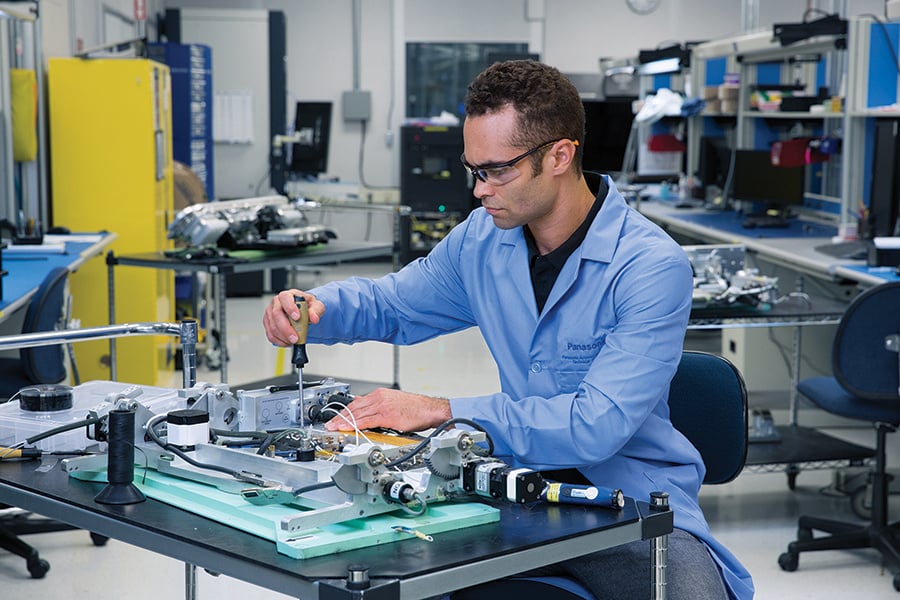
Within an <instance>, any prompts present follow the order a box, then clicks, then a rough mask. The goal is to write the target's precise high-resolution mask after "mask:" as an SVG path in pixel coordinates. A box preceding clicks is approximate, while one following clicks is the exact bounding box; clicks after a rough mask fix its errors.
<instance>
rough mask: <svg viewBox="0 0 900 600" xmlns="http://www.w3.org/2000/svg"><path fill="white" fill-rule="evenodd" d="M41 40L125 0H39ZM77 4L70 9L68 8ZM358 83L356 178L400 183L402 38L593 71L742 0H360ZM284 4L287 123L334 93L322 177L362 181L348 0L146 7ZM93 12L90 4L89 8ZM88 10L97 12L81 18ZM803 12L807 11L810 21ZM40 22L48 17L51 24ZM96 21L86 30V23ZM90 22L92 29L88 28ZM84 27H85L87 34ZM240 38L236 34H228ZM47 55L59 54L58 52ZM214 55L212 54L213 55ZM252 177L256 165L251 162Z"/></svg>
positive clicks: (762, 1) (237, 0)
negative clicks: (474, 44) (364, 110)
mask: <svg viewBox="0 0 900 600" xmlns="http://www.w3.org/2000/svg"><path fill="white" fill-rule="evenodd" d="M44 4H45V5H44V13H45V29H44V39H45V40H47V43H46V44H45V45H48V44H53V45H54V46H55V48H56V50H58V49H59V47H60V46H62V44H60V42H59V40H60V36H65V38H66V39H68V37H69V34H68V30H69V29H72V27H70V26H69V24H68V20H69V18H68V17H67V21H66V27H67V29H66V30H63V31H59V29H58V28H59V27H61V26H62V22H61V21H62V20H61V19H58V18H56V17H50V16H46V13H47V12H49V11H53V12H56V11H63V10H65V9H66V8H67V7H68V10H69V12H70V13H72V14H76V13H77V15H76V16H74V17H71V20H73V21H75V25H74V29H75V36H76V37H80V38H82V39H83V40H84V43H85V44H86V45H88V46H90V45H96V43H97V41H96V40H95V39H92V36H93V37H94V38H95V37H96V35H97V31H96V29H97V25H96V23H97V22H98V20H97V19H98V17H97V11H99V8H98V7H100V6H102V5H112V6H116V7H118V9H119V10H121V11H122V12H124V13H128V12H129V11H130V10H132V9H131V6H132V0H68V2H66V1H65V0H45V3H44ZM73 4H74V5H77V10H75V9H73V7H72V5H73ZM756 4H757V5H758V6H759V24H760V26H761V27H769V26H771V24H772V23H774V22H796V21H800V20H801V19H802V17H803V13H804V12H805V11H806V10H807V8H809V7H811V6H812V7H821V8H822V10H826V11H828V12H834V11H845V14H847V15H857V14H863V13H874V14H877V15H879V16H882V15H883V14H884V4H883V2H882V0H844V1H841V0H819V1H818V2H809V1H807V0H758V2H756ZM359 5H360V7H361V11H362V15H361V16H362V18H361V40H360V56H361V58H360V64H359V73H360V86H361V88H362V89H366V90H370V91H371V92H372V119H371V121H370V122H369V123H368V125H367V131H366V141H365V146H364V151H365V154H364V167H365V169H364V174H363V179H364V180H365V181H366V183H368V184H369V185H371V186H397V185H398V183H399V149H398V148H397V145H396V144H393V145H391V146H388V144H387V141H386V133H387V132H389V131H390V132H392V133H394V134H396V133H397V131H398V129H399V126H400V124H401V123H402V120H403V118H404V116H405V115H404V114H403V107H404V104H405V102H404V78H405V64H404V56H405V52H404V44H405V43H406V42H407V41H453V42H458V41H516V42H528V43H530V45H531V48H532V50H534V51H539V52H541V54H542V58H543V59H544V60H545V61H546V62H548V63H550V64H553V65H554V66H556V67H558V68H560V69H561V70H562V71H565V72H573V73H575V72H596V71H597V69H598V59H599V58H600V57H614V58H624V57H631V56H635V55H636V54H637V52H638V50H640V49H645V48H654V47H657V46H660V45H665V44H666V43H668V42H683V41H692V40H707V39H713V38H718V37H724V36H727V35H731V34H735V33H738V32H739V31H740V27H741V7H742V2H741V0H662V3H661V6H660V8H659V9H658V10H657V11H656V12H654V13H653V14H651V15H647V16H638V15H635V14H633V13H631V12H630V11H629V10H628V8H627V7H626V4H625V1H624V0H604V1H599V0H453V1H447V0H361V1H360V2H359ZM187 7H201V8H241V9H268V10H281V11H283V12H284V13H285V17H286V20H287V27H288V64H287V78H288V93H289V95H290V97H289V98H288V111H289V114H288V121H289V122H290V121H291V120H292V119H293V114H292V113H293V103H294V101H295V100H331V101H332V102H334V103H335V109H336V111H337V114H338V118H336V119H335V120H334V122H333V128H332V146H331V152H330V156H329V171H330V174H331V175H333V176H336V177H338V178H340V179H341V180H342V181H352V182H356V181H359V180H360V177H359V154H360V141H361V128H360V124H359V123H357V122H350V123H344V122H343V121H342V120H341V119H340V118H339V115H340V98H341V93H342V92H343V91H345V90H349V89H351V88H352V86H353V72H354V71H353V39H352V30H353V18H352V8H353V1H352V0H327V1H324V0H148V12H150V13H151V14H154V13H153V12H151V11H152V10H153V9H156V10H157V11H162V10H164V9H165V8H187ZM91 9H93V10H91ZM90 14H93V15H94V16H93V17H89V16H87V15H90ZM817 16H818V14H817V13H811V18H815V17H817ZM47 22H52V23H54V27H53V30H52V31H47ZM92 23H94V25H92ZM92 27H93V28H94V29H93V30H91V28H92ZM91 31H92V32H91ZM235 43H236V44H240V43H241V42H240V40H235ZM56 50H55V51H56ZM213 60H215V57H213ZM253 168H254V169H255V170H256V171H257V172H258V169H257V167H255V166H254V167H253Z"/></svg>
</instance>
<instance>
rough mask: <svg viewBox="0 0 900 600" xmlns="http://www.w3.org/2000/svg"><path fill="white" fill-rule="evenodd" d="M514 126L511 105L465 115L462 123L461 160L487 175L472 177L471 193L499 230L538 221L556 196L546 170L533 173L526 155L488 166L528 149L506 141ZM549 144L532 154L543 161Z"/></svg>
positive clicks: (514, 116) (514, 156) (546, 213)
mask: <svg viewBox="0 0 900 600" xmlns="http://www.w3.org/2000/svg"><path fill="white" fill-rule="evenodd" d="M516 126H517V125H516V112H515V110H514V109H513V108H511V107H507V108H505V109H503V110H501V111H498V112H493V113H488V114H486V115H481V116H477V117H468V118H467V119H466V121H465V124H464V125H463V139H464V141H465V153H464V156H465V162H466V163H467V164H468V165H470V166H471V167H473V168H475V169H478V168H479V167H486V168H485V172H486V173H487V174H488V177H487V181H482V180H481V179H479V178H478V177H476V178H475V189H474V190H473V193H474V195H475V197H476V198H478V199H479V200H481V204H482V206H484V208H485V210H486V211H487V212H488V214H489V215H491V217H492V218H493V220H494V225H496V226H497V227H499V228H500V229H513V228H515V227H521V226H522V225H525V224H527V223H533V222H535V221H537V220H540V219H541V218H543V217H545V216H547V215H548V214H549V213H550V212H551V210H552V209H553V206H554V204H555V199H556V196H555V194H554V193H553V191H554V190H553V187H552V186H551V182H550V178H549V177H546V172H542V173H541V174H540V175H537V176H535V175H533V171H532V165H531V160H532V159H531V157H530V156H529V157H525V158H523V159H521V160H519V161H517V162H516V163H515V164H514V165H510V166H504V167H502V168H500V169H494V170H492V169H491V168H490V165H497V164H502V163H506V162H508V161H510V160H512V159H514V158H516V157H517V156H519V155H521V154H523V153H524V152H527V151H529V150H532V149H531V148H519V147H514V146H510V145H509V144H508V142H507V140H509V139H511V138H512V137H513V136H512V134H513V133H514V132H515V131H516ZM551 147H552V145H550V144H548V145H546V147H542V148H540V149H538V150H537V151H536V152H535V154H537V155H538V156H539V157H540V158H541V160H544V161H545V163H546V161H547V160H548V159H547V157H546V155H547V148H551ZM491 175H494V176H491ZM501 182H502V183H501Z"/></svg>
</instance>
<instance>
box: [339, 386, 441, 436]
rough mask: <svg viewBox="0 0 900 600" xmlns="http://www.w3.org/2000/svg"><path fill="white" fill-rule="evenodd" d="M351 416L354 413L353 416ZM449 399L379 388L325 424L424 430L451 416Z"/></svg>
mask: <svg viewBox="0 0 900 600" xmlns="http://www.w3.org/2000/svg"><path fill="white" fill-rule="evenodd" d="M351 415H352V416H351ZM452 417H453V414H452V413H451V412H450V401H449V400H447V399H445V398H433V397H431V396H423V395H421V394H413V393H410V392H403V391H400V390H394V389H388V388H378V389H377V390H375V391H373V392H372V393H370V394H366V395H365V396H357V397H356V398H354V399H353V402H351V403H350V405H349V406H348V407H347V408H345V409H344V410H343V411H341V413H340V416H336V417H334V418H333V419H331V420H330V421H328V422H327V423H326V424H325V428H326V429H328V430H329V431H352V430H353V423H356V426H357V427H358V428H359V429H372V428H374V427H386V428H388V429H394V430H396V431H422V430H425V429H430V428H432V427H436V426H438V425H440V424H441V423H443V422H444V421H446V420H448V419H451V418H452Z"/></svg>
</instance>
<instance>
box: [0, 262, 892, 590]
mask: <svg viewBox="0 0 900 600" xmlns="http://www.w3.org/2000/svg"><path fill="white" fill-rule="evenodd" d="M383 268H384V267H383V266H381V265H373V264H363V265H354V266H352V267H351V266H346V267H342V268H341V269H335V270H333V271H332V272H330V275H334V276H340V275H341V274H342V273H343V272H345V270H348V269H349V270H352V271H353V272H364V273H373V274H374V273H378V272H380V271H382V270H383ZM266 301H267V298H232V299H229V301H228V311H227V313H228V320H229V328H228V335H229V346H230V349H231V350H230V351H231V360H230V361H229V367H228V368H229V380H230V382H233V383H235V384H237V383H242V382H249V381H257V380H259V379H263V378H267V377H271V376H274V375H279V374H283V373H287V372H289V368H288V367H289V358H290V357H289V354H288V353H287V352H286V351H284V350H279V349H276V348H273V347H271V346H270V345H268V343H267V342H266V340H265V337H264V336H263V334H262V329H261V325H260V318H261V315H262V309H263V306H264V305H265V302H266ZM308 351H309V358H310V364H309V366H308V367H307V368H308V370H309V372H311V373H317V374H325V375H333V376H336V377H338V378H340V377H341V376H346V377H348V378H352V379H361V380H371V381H384V382H385V383H390V382H392V381H393V370H392V369H393V349H392V348H391V347H390V346H386V345H383V344H361V345H358V346H355V347H350V348H347V347H331V348H328V347H321V346H310V347H309V348H308ZM461 374H464V376H460V375H461ZM200 375H201V378H203V377H204V376H205V378H206V379H207V380H210V381H218V375H217V374H216V373H209V372H203V371H201V373H200ZM399 381H400V383H401V384H402V385H403V387H404V388H405V389H409V390H412V391H419V392H423V393H428V394H435V395H443V396H453V395H462V394H470V393H481V392H488V391H491V390H494V389H496V387H497V375H496V373H495V371H494V369H493V366H492V362H491V360H490V357H489V356H488V354H487V351H486V350H485V348H484V344H483V343H482V341H481V339H480V338H479V336H478V334H477V333H476V332H463V333H459V334H454V335H452V336H446V337H444V338H440V339H437V340H433V341H430V342H427V343H424V344H421V345H419V346H417V347H415V348H403V349H400V351H399ZM830 432H831V433H833V434H835V435H839V436H841V437H844V438H846V439H849V440H852V441H856V442H859V443H865V444H870V443H873V440H874V434H873V432H872V431H871V430H870V429H869V428H867V427H860V428H841V429H833V430H831V431H830ZM893 438H894V439H891V447H890V456H889V459H888V461H889V464H893V465H895V466H900V441H898V440H900V435H895V436H893ZM832 477H833V474H832V471H830V470H820V471H804V472H802V473H801V474H800V476H799V477H798V479H797V485H796V488H795V489H794V490H793V491H792V490H790V489H788V486H787V478H786V476H785V475H784V474H783V473H777V472H776V473H758V472H745V473H743V474H742V475H741V476H740V477H738V479H736V480H735V481H734V482H732V483H729V484H725V485H721V486H709V487H707V488H705V489H704V490H703V492H702V494H701V502H702V505H703V508H704V510H705V512H706V515H707V517H708V519H709V521H710V525H711V527H712V529H713V532H714V533H715V534H716V536H717V537H718V538H719V539H720V540H721V541H722V542H723V543H724V544H725V545H726V546H728V547H729V548H730V549H731V550H732V551H733V552H734V553H735V554H736V555H737V556H738V557H739V559H740V560H741V561H743V562H744V564H745V565H746V566H747V567H748V569H749V570H750V572H751V573H752V574H753V576H754V579H755V582H756V587H757V592H758V593H757V598H760V599H762V600H781V599H801V598H810V599H813V598H814V599H817V600H818V599H822V598H865V599H876V598H894V597H898V598H900V594H898V593H897V592H894V590H893V587H892V583H891V582H892V578H891V575H890V573H887V572H883V571H882V569H881V568H880V566H879V560H878V558H877V555H876V554H875V553H874V552H872V551H831V552H825V553H819V554H814V555H804V556H803V557H801V559H800V568H799V570H798V571H796V572H794V573H786V572H783V571H782V570H781V569H780V568H779V567H778V564H777V558H778V555H779V554H780V553H781V552H783V551H784V549H785V547H786V545H787V543H788V542H789V541H791V539H792V538H793V537H794V535H795V534H796V520H797V516H798V515H800V514H816V515H830V516H833V517H836V518H846V519H850V520H853V519H854V516H853V513H852V512H851V511H850V508H849V501H848V500H847V498H846V497H844V496H841V495H838V494H835V492H834V491H833V489H831V488H830V486H831V483H832ZM898 509H900V506H898ZM896 514H897V515H900V510H898V511H897V513H896ZM30 541H31V542H32V543H33V544H34V545H36V546H37V547H38V548H39V550H40V552H41V554H42V556H43V557H44V558H46V559H47V560H48V561H50V563H51V570H50V572H49V573H48V574H47V576H46V578H44V579H42V580H32V579H29V577H28V574H27V572H26V571H25V568H24V564H23V561H22V560H21V559H19V558H18V557H15V556H12V555H9V554H6V553H2V552H0V585H2V589H3V591H2V593H0V597H2V598H3V599H6V598H9V599H11V600H12V599H15V600H19V599H23V600H24V599H26V598H43V599H49V600H55V599H62V598H91V599H92V600H106V599H110V600H111V599H113V598H115V599H119V598H127V599H129V600H144V599H146V600H159V599H160V598H179V597H183V596H184V566H183V565H182V564H181V563H178V562H176V561H173V560H170V559H168V558H165V557H162V556H160V555H157V554H153V553H151V552H147V551H143V550H139V549H137V548H134V547H131V546H128V545H126V544H123V543H121V542H117V541H114V540H112V541H110V542H109V543H108V544H107V545H106V546H105V547H99V548H98V547H94V546H92V545H91V541H90V538H89V536H88V534H87V533H86V532H83V531H74V532H66V533H54V534H42V535H37V536H33V537H31V538H30ZM282 597H284V596H281V595H279V594H274V593H272V592H268V591H266V590H264V589H261V588H258V587H255V586H251V585H248V584H245V583H242V582H240V581H237V580H234V579H230V578H228V577H223V576H218V577H217V576H213V575H211V574H209V573H206V572H204V571H200V572H199V573H198V598H201V599H202V598H217V599H220V600H228V599H232V598H233V599H235V600H256V599H264V598H265V599H270V598H282ZM498 600H500V599H498Z"/></svg>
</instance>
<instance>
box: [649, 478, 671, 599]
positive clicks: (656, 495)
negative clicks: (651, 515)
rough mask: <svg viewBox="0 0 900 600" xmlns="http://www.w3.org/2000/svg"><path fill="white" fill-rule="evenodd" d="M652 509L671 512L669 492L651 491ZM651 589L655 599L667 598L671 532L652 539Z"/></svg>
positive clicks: (653, 510)
mask: <svg viewBox="0 0 900 600" xmlns="http://www.w3.org/2000/svg"><path fill="white" fill-rule="evenodd" d="M650 510H651V511H652V512H660V513H663V512H669V510H670V509H669V494H667V493H666V492H650ZM650 544H651V545H650V591H651V593H652V594H653V599H654V600H666V594H667V589H666V568H667V567H668V563H669V534H668V533H666V534H663V535H657V536H655V537H653V538H651V539H650Z"/></svg>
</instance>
